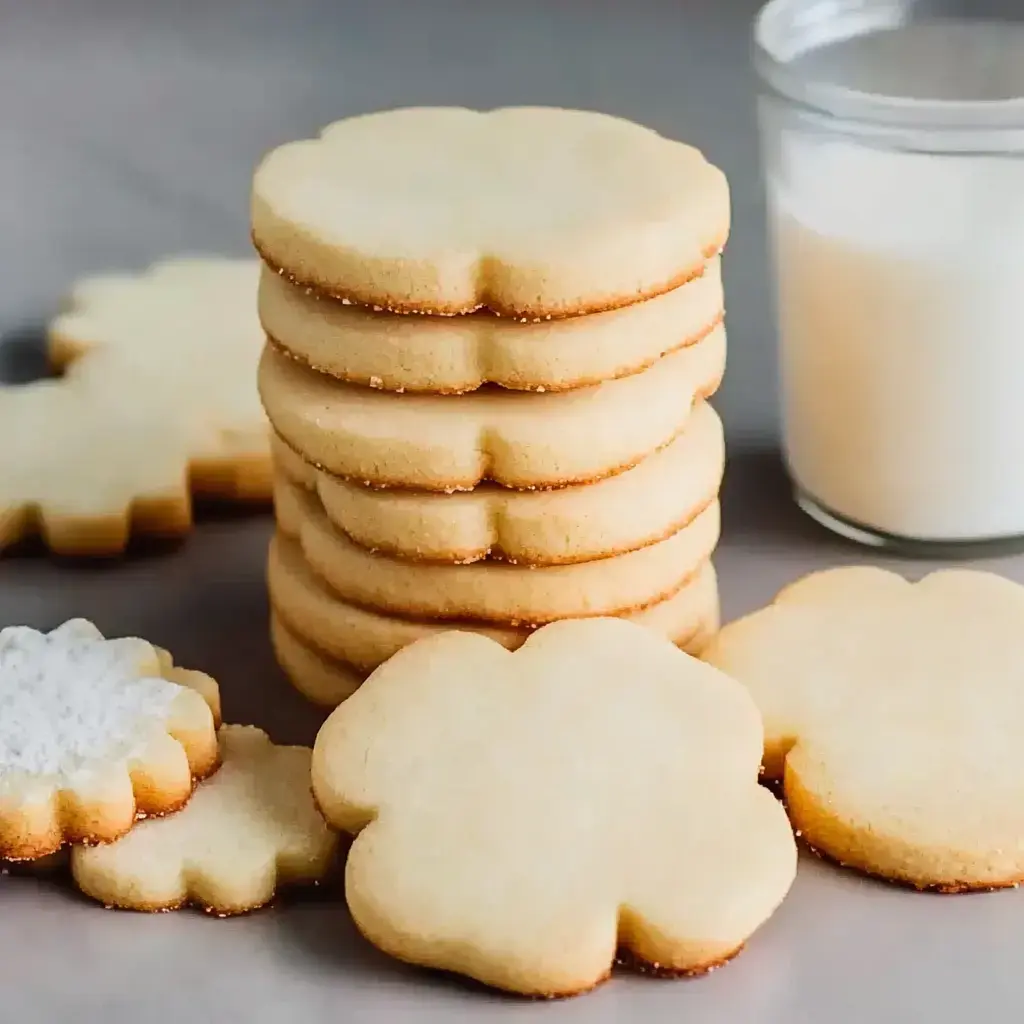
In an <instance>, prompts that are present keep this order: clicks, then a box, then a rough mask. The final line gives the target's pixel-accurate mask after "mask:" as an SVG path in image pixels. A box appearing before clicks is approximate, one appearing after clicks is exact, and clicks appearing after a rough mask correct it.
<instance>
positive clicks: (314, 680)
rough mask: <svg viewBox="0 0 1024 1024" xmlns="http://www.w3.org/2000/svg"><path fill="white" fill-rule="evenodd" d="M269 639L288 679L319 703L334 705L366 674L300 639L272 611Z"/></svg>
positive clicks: (360, 681)
mask: <svg viewBox="0 0 1024 1024" xmlns="http://www.w3.org/2000/svg"><path fill="white" fill-rule="evenodd" d="M270 642H271V645H272V646H273V648H274V657H275V658H277V663H278V665H280V666H281V671H282V672H284V674H285V675H286V676H287V677H288V681H289V682H290V683H291V684H292V686H294V687H295V689H296V690H298V691H299V693H301V694H302V696H303V697H305V698H306V699H307V700H309V701H311V702H312V703H314V704H319V705H320V706H321V707H324V708H334V707H337V706H338V705H339V704H340V703H341V702H342V701H343V700H345V699H346V698H347V697H350V696H351V695H352V694H353V693H355V691H356V688H357V687H358V686H359V685H360V684H361V683H362V681H363V680H364V679H365V678H366V674H365V673H363V672H359V671H357V670H356V669H354V668H353V667H352V666H351V665H349V664H348V663H347V662H344V661H338V660H337V659H336V658H331V657H329V656H328V655H326V654H324V653H323V652H321V651H319V650H317V649H316V647H314V646H313V645H312V644H310V643H308V642H307V641H305V640H303V639H302V638H301V637H300V636H298V634H296V633H294V632H293V631H292V630H291V628H290V627H289V626H287V625H286V624H285V623H284V621H283V620H282V619H281V617H280V616H279V615H277V614H276V613H274V612H271V615H270Z"/></svg>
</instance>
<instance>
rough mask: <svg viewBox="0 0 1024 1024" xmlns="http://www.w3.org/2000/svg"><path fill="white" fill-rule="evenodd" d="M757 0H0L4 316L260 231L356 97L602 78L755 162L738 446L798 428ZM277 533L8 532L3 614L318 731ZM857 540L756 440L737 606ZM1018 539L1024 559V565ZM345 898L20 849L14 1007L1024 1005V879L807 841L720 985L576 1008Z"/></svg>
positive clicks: (701, 1018)
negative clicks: (410, 955) (84, 539)
mask: <svg viewBox="0 0 1024 1024" xmlns="http://www.w3.org/2000/svg"><path fill="white" fill-rule="evenodd" d="M753 6H754V3H753V0H743V2H735V3H724V2H716V0H688V2H687V0H663V2H658V0H629V2H620V3H618V4H614V5H612V4H607V3H600V2H597V0H594V2H590V3H585V2H583V0H578V2H574V3H569V2H558V0H548V2H543V0H519V2H507V3H504V4H497V3H472V2H470V0H464V2H456V0H449V2H444V3H430V4H416V3H413V2H411V0H367V2H365V3H362V4H355V3H330V2H328V0H322V2H319V3H317V2H315V0H291V2H282V0H249V2H247V3H245V4H230V5H228V4H226V3H209V4H206V5H203V4H201V3H199V2H198V0H196V2H194V3H190V2H187V0H186V2H183V3H182V4H178V5H172V4H146V3H142V4H140V3H134V2H132V3H129V2H128V0H124V2H113V0H111V2H106V3H98V2H96V0H77V2H73V0H63V2H59V3H55V2H52V0H35V2H34V3H31V4H30V3H21V2H18V0H0V97H2V98H0V109H2V110H3V119H2V123H3V127H4V147H3V157H2V158H0V195H2V196H3V201H2V202H0V253H2V257H3V267H4V274H3V276H2V279H0V329H2V330H3V331H5V332H8V336H10V335H11V334H12V333H14V332H16V329H19V328H21V327H24V326H30V325H31V324H32V323H34V322H36V321H37V320H38V319H39V318H41V317H44V316H45V315H46V314H47V313H48V312H49V311H50V310H51V309H52V308H53V306H54V304H55V303H56V301H57V298H58V295H59V293H60V292H61V290H62V289H63V288H64V287H65V286H66V284H67V283H68V282H69V281H70V280H71V279H72V278H73V277H74V276H75V275H78V274H81V273H83V272H87V271H93V270H98V269H101V268H105V267H116V266H130V265H137V264H140V263H142V262H144V261H145V260H147V259H149V258H152V257H155V256H159V255H162V254H164V253H165V252H167V251H172V250H180V249H191V250H200V249H225V250H228V251H232V250H234V251H245V245H246V240H245V208H246V197H245V193H246V181H247V177H248V174H249V171H250V168H251V165H252V163H253V162H254V161H255V160H256V158H257V157H258V155H259V153H260V152H261V151H262V150H263V149H265V148H266V147H268V146H271V145H273V144H275V143H277V142H279V141H283V140H285V139H287V138H292V137H296V136H299V135H302V134H305V133H308V132H310V131H312V130H314V129H315V128H316V127H317V126H318V125H320V124H321V123H323V122H325V121H327V120H329V119H331V118H334V117H337V116H339V115H342V114H344V113H347V112H354V111H359V110H364V109H369V108H372V107H381V106H388V105H392V104H396V103H410V102H464V103H475V104H479V105H488V104H494V103H507V102H548V103H563V104H574V105H582V106H592V107H598V108H603V109H606V110H609V111H613V112H618V113H622V114H626V115H630V116H633V117H636V118H638V119H641V120H644V121H647V122H648V123H650V124H652V125H654V126H656V127H659V128H661V129H664V130H666V131H670V132H675V133H680V134H683V135H685V136H687V137H688V138H690V139H692V140H693V141H695V142H696V143H697V144H698V145H701V146H702V147H704V148H705V149H706V150H707V151H708V153H709V154H710V155H711V156H712V158H713V159H715V160H716V161H717V162H719V163H720V164H721V165H722V166H723V167H724V168H725V169H726V170H727V172H728V173H729V176H730V178H731V180H732V183H733V191H734V204H735V218H736V228H735V232H734V236H733V241H732V243H731V245H730V249H729V258H728V261H727V275H728V280H727V286H728V289H729V309H730V316H729V322H730V343H731V347H732V351H731V360H730V370H729V378H728V384H727V386H726V388H725V391H724V394H723V396H722V402H721V403H720V404H722V405H724V407H725V409H726V411H727V418H728V422H729V428H730V439H731V441H732V443H733V449H734V450H738V449H739V447H740V444H739V442H742V441H743V440H745V439H749V438H751V437H753V436H767V435H770V432H771V430H772V429H773V411H772V410H773V398H772V394H773V388H772V377H771V372H770V367H771V360H770V350H771V346H770V338H771V333H772V332H771V330H770V329H769V328H768V326H767V318H768V301H767V286H766V276H765V272H764V264H763V255H762V244H763V240H762V217H761V200H760V192H759V186H758V183H757V176H756V169H755V167H756V164H755V160H756V145H755V140H754V135H753V119H752V111H753V106H752V99H751V81H750V75H749V74H748V72H747V71H746V65H745V63H744V58H745V51H746V41H745V37H744V34H743V25H744V22H745V20H746V18H747V16H748V14H749V13H750V11H751V10H752V8H753ZM227 12H230V13H227ZM268 531H269V524H268V522H267V521H266V519H265V518H254V519H249V520H234V521H231V520H220V521H214V522H207V523H205V524H204V525H203V527H202V528H201V530H200V531H199V532H198V533H197V534H196V536H195V537H194V538H193V539H192V540H191V541H190V542H189V544H188V545H187V546H186V547H185V548H183V549H181V550H180V551H176V552H168V553H164V554H160V555H152V554H151V555H149V556H146V557H138V558H135V559H133V560H131V561H130V562H128V563H127V564H123V565H118V566H106V567H83V566H68V565H58V564H56V563H54V562H50V561H47V560H45V559H40V558H38V557H19V558H13V559H4V560H3V561H2V562H0V622H12V621H17V622H26V623H30V624H33V625H36V626H39V627H45V626H50V625H53V624H56V623H57V622H59V621H60V620H62V619H63V618H65V617H67V616H70V615H75V614H82V613H86V614H89V615H90V616H92V617H93V618H95V620H96V621H97V622H98V624H99V625H100V626H101V627H102V628H103V629H104V630H107V631H109V632H111V633H115V634H117V633H138V634H141V635H143V636H146V637H148V638H150V639H151V640H153V641H155V642H158V643H161V644H163V645H165V646H167V647H169V648H171V649H172V650H173V651H174V652H175V653H176V654H177V656H178V657H179V659H180V660H181V661H182V662H183V663H185V664H189V665H196V666H201V667H203V668H205V669H206V670H208V671H210V672H212V673H213V674H215V675H216V676H218V677H219V678H220V680H221V681H222V686H223V691H224V702H225V707H226V710H227V713H228V715H229V717H230V718H232V719H234V720H240V721H254V722H256V723H258V724H260V725H262V726H264V727H266V728H268V729H270V730H271V731H272V732H273V733H274V735H275V736H276V737H277V738H279V739H281V740H284V741H290V740H304V741H309V740H311V739H312V737H313V735H314V732H315V729H316V725H317V722H318V717H317V715H316V713H315V712H314V711H313V710H312V709H311V708H309V707H308V706H307V705H305V704H304V703H303V702H302V701H301V699H300V698H299V697H298V696H296V695H295V694H294V693H292V691H291V690H290V689H289V688H288V687H287V686H286V685H285V683H284V682H283V680H282V679H281V677H280V675H279V673H278V671H277V669H276V668H275V666H274V664H273V661H272V659H271V657H270V653H269V649H268V644H267V639H266V632H267V630H266V606H265V596H264V590H263V580H262V575H263V557H264V549H265V543H266V537H267V535H268ZM859 557H862V553H861V552H858V551H855V550H853V549H850V548H848V547H845V546H843V545H841V544H840V543H839V542H838V541H833V540H831V539H829V538H826V537H825V536H824V535H823V534H822V533H820V532H818V531H816V530H815V529H814V528H813V527H812V526H811V525H810V524H808V523H805V522H804V521H803V520H802V518H801V517H800V516H799V514H798V513H797V512H796V511H795V510H794V509H793V508H792V507H791V505H790V504H789V503H788V498H787V493H786V487H785V484H784V482H783V481H782V480H781V477H780V474H779V471H778V468H777V464H776V462H775V461H774V460H773V459H772V458H768V457H760V456H757V455H741V456H738V457H737V458H736V459H735V460H734V462H733V465H732V466H731V468H730V475H729V485H728V488H727V494H726V524H725V541H724V544H723V547H722V549H721V551H720V554H719V557H718V559H717V561H718V565H719V570H720V573H721V577H722V587H723V592H724V598H725V610H726V613H727V615H734V614H737V613H739V612H741V611H744V610H747V609H749V608H752V607H754V606H756V605H757V604H759V603H761V602H763V601H765V600H767V599H768V598H769V597H770V596H771V594H772V593H773V592H774V591H775V590H776V589H777V588H778V587H779V586H780V585H781V584H783V583H785V582H787V581H789V580H790V579H792V578H793V577H794V576H795V575H797V574H798V573H800V572H802V571H804V570H807V569H810V568H813V567H816V566H823V565H827V564H833V563H835V562H837V561H845V560H850V559H853V558H859ZM996 564H997V567H1000V568H1002V569H1004V570H1006V571H1008V572H1009V573H1011V574H1012V575H1014V576H1016V577H1017V578H1019V579H1024V562H1022V561H1019V560H1018V561H1014V562H1002V563H996ZM911 568H912V570H916V571H920V570H921V569H923V568H924V566H922V565H917V566H912V567H911ZM322 895H323V897H324V898H323V900H322V901H304V902H302V903H298V904H295V903H288V902H286V903H284V904H282V905H281V906H279V907H276V908H274V909H271V910H269V911H265V912H261V913H259V914H256V915H254V916H252V917H249V918H244V919H238V920H232V921H224V922H221V921H215V920H210V919H207V918H205V917H203V916H201V915H198V914H193V913H190V912H183V913H180V914H171V915H161V916H156V917H147V916H136V915H131V914H119V913H114V912H103V911H101V910H99V909H97V908H96V907H94V906H92V905H89V904H87V903H86V902H85V901H83V900H81V899H79V898H77V897H75V896H74V895H73V894H72V893H70V892H69V891H68V890H66V889H65V888H62V887H61V886H59V885H54V884H53V883H43V882H38V881H35V880H33V879H30V878H13V877H4V878H0V950H2V954H0V993H2V996H0V1019H2V1020H3V1021H5V1022H6V1021H8V1020H9V1021H18V1022H19V1024H36V1022H39V1024H52V1022H54V1021H61V1020H71V1019H75V1020H79V1021H82V1022H83V1024H94V1022H95V1024H100V1022H103V1024H136V1022H139V1021H147V1022H150V1024H172V1022H175V1024H177V1022H180V1021H190V1022H194V1024H205V1022H207V1021H210V1022H213V1021H216V1022H218V1024H232V1022H236V1021H237V1022H242V1021H245V1022H253V1024H256V1022H262V1021H267V1022H271V1021H275V1022H276V1021H282V1020H299V1021H303V1022H318V1021H351V1022H358V1021H374V1022H377V1021H381V1020H389V1021H390V1020H394V1021H396V1022H408V1024H411V1022H427V1021H433V1022H440V1021H445V1022H450V1021H480V1020H482V1019H487V1020H491V1019H493V1020H495V1021H499V1020H501V1021H520V1020H534V1019H541V1018H542V1017H543V1018H544V1019H551V1020H558V1021H588V1022H599V1021H609V1022H610V1021H627V1020H628V1021H651V1022H652V1024H653V1022H655V1021H658V1022H661V1021H664V1022H665V1024H667V1022H669V1021H687V1022H691V1024H720V1022H722V1024H724V1022H728V1024H747V1022H750V1024H768V1022H772V1024H805V1022H806V1024H826V1022H827V1024H863V1022H864V1021H873V1022H878V1024H889V1022H893V1024H896V1022H901V1024H902V1022H904V1021H907V1020H916V1019H921V1018H925V1017H927V1018H928V1019H930V1020H932V1021H934V1022H937V1024H943V1022H947V1021H948V1022H954V1021H962V1020H964V1019H971V1020H975V1019H976V1020H982V1021H989V1020H1011V1019H1013V1018H1014V1016H1015V1014H1017V1013H1020V1012H1021V1011H1024V983H1022V982H1021V981H1020V977H1021V971H1020V949H1021V948H1024V906H1022V903H1021V900H1022V897H1021V896H1020V895H1018V894H1017V893H1013V892H1009V893H1002V894H996V895H991V896H975V897H936V896H917V895H911V894H908V893H904V892H902V891H899V890H896V889H891V888H888V887H885V886H881V885H876V884H874V883H870V882H866V881H863V880H861V879H858V878H855V877H853V876H850V875H846V874H842V873H840V872H838V871H835V870H833V869H831V868H829V867H827V866H825V865H822V864H819V863H817V862H815V861H812V860H807V861H805V862H804V863H803V864H802V865H801V871H800V875H799V878H798V880H797V883H796V886H795V888H794V891H793V893H792V895H791V896H790V898H789V900H788V901H787V902H786V903H785V905H784V906H783V908H782V910H781V911H780V912H779V914H778V915H777V916H776V917H775V918H774V919H773V920H772V921H771V922H770V923H769V924H768V926H767V927H766V928H765V929H764V930H763V932H761V933H760V934H759V935H758V936H756V937H755V939H754V941H752V942H751V944H750V947H749V948H748V950H747V951H746V952H745V953H744V954H743V955H742V956H741V957H740V958H739V959H738V960H737V961H736V962H735V963H733V964H731V965H730V966H728V967H727V968H725V969H723V970H721V971H719V972H717V973H715V974H713V975H711V976H710V977H708V978H705V979H700V980H696V981H692V982H665V981H654V980H648V979H638V978H633V977H630V976H624V977H618V978H616V979H615V980H614V981H613V982H612V983H610V984H608V985H606V986H605V987H604V988H602V989H601V990H600V991H598V992H597V993H595V994H593V995H591V996H587V997H584V998H581V999H578V1000H574V1001H570V1002H564V1003H557V1004H553V1005H550V1006H538V1005H534V1004H524V1003H521V1002H518V1001H513V1000H506V999H500V998H496V997H493V996H491V995H489V994H485V993H482V992H480V991H478V990H475V989H472V988H470V987H468V986H462V985H459V984H455V983H452V982H448V981H445V980H441V979H438V978H436V977H432V976H426V975H424V974H422V973H419V972H416V971H413V970H410V969H407V968H405V967H402V966H400V965H397V964H393V963H391V962H389V961H387V960H385V959H384V958H383V957H381V956H379V955H377V954H376V953H375V952H374V951H373V950H371V949H369V948H368V947H367V946H366V945H365V944H364V943H362V942H361V941H360V940H359V939H358V937H357V936H355V935H354V933H353V929H352V926H351V924H350V923H349V921H348V919H347V916H346V913H345V910H344V907H343V905H341V904H339V903H338V901H337V896H336V894H335V895H334V896H333V897H332V896H331V894H329V893H324V894H322Z"/></svg>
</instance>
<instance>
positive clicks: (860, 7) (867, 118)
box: [751, 0, 1024, 131]
mask: <svg viewBox="0 0 1024 1024" xmlns="http://www.w3.org/2000/svg"><path fill="white" fill-rule="evenodd" d="M823 7H824V8H825V11H824V12H823V13H822V12H820V11H819V13H818V14H817V15H816V14H815V9H816V8H818V9H820V8H823ZM913 20H914V14H913V11H912V0H768V2H767V3H765V4H764V5H763V6H762V7H761V8H760V10H759V11H758V12H757V14H756V15H755V16H754V22H753V30H752V33H751V42H752V48H753V63H754V69H755V71H756V72H757V74H758V77H759V78H760V79H761V81H762V82H763V83H764V84H765V85H767V86H769V87H770V88H771V89H773V90H774V91H775V92H776V93H778V94H779V95H781V96H783V97H785V98H786V99H788V100H790V101H792V102H794V103H797V104H799V105H801V106H804V107H808V108H810V109H812V110H814V111H816V112H818V113H822V114H828V115H831V116H833V117H836V118H839V119H844V120H850V121H860V122H866V123H874V124H878V125H889V126H892V127H904V128H917V129H921V128H936V129H942V128H946V129H957V130H960V131H965V130H966V131H970V130H973V129H978V130H981V131H992V130H998V129H1000V128H1003V129H1011V130H1020V129H1022V128H1024V94H1022V95H1021V96H1013V97H1005V98H1001V99H996V100H949V99H920V98H916V97H907V96H893V95H888V94H886V93H874V92H868V91H866V90H863V89H854V88H851V87H849V86H845V85H838V84H836V83H833V82H824V81H820V80H815V79H813V78H811V77H809V76H807V75H805V74H802V73H801V72H800V71H798V70H797V69H796V68H795V67H794V66H793V60H794V58H796V57H799V56H801V55H803V54H807V53H812V52H814V51H815V50H818V49H821V48H822V47H824V46H828V45H829V44H833V43H839V42H844V41H846V40H849V39H854V38H857V37H860V36H864V35H871V34H873V33H875V32H880V31H886V30H891V29H895V28H899V27H901V26H904V25H907V24H908V23H910V22H911V21H913Z"/></svg>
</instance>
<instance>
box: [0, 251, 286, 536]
mask: <svg viewBox="0 0 1024 1024" xmlns="http://www.w3.org/2000/svg"><path fill="white" fill-rule="evenodd" d="M256 283H257V265H256V263H255V262H254V261H244V262H242V261H230V260H198V259H197V260H183V261H172V262H170V263H167V264H157V265H156V266H155V267H153V268H151V269H150V270H148V271H146V272H145V273H143V274H140V275H135V276H129V275H125V276H109V277H104V278H99V279H93V280H89V281H86V282H83V283H82V284H81V285H79V286H78V287H77V288H76V289H75V291H74V293H73V295H72V300H73V301H72V305H71V308H70V309H69V310H68V312H66V313H65V314H63V315H62V316H60V317H58V318H57V319H56V320H55V321H54V322H53V323H52V324H51V326H50V341H49V345H50V356H51V359H52V361H53V362H54V363H55V364H56V365H58V366H61V367H64V368H65V376H64V378H62V379H60V380H47V381H39V382H36V383H33V384H28V385H24V386H18V387H15V386H6V387H4V386H0V433H2V434H3V436H4V437H5V438H6V439H7V441H6V442H5V444H4V445H3V446H2V448H0V548H3V547H5V546H8V545H10V544H14V543H17V542H18V541H20V540H23V539H26V538H28V537H31V536H34V535H37V534H39V535H42V537H43V539H44V540H45V542H46V543H47V544H48V545H49V546H50V548H51V549H53V550H54V551H55V552H56V553H58V554H62V555H89V556H102V555H116V554H119V553H121V552H122V551H123V550H124V549H125V547H126V545H127V544H128V541H129V539H130V537H131V535H132V534H133V533H135V534H142V535H147V536H150V535H152V536H160V537H178V536H181V535H182V534H185V533H187V532H188V530H189V529H190V528H191V524H192V497H193V495H199V496H203V497H214V498H218V499H225V500H231V501H241V502H252V501H257V502H266V501H268V500H269V497H270V491H271V483H270V455H269V431H268V427H267V423H266V418H265V417H264V415H263V412H262V409H261V407H260V404H259V399H258V396H257V395H256V392H255V388H254V387H253V378H254V375H255V371H256V364H257V360H258V358H259V352H260V349H261V347H262V345H263V335H262V330H261V328H260V325H259V320H258V318H257V316H256V314H255V312H254V309H253V304H254V302H255V291H256Z"/></svg>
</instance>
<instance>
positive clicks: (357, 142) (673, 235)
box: [252, 107, 730, 319]
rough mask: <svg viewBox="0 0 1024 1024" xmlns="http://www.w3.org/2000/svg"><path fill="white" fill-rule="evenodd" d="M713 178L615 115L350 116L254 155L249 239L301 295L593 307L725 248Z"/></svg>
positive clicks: (510, 307)
mask: <svg viewBox="0 0 1024 1024" xmlns="http://www.w3.org/2000/svg"><path fill="white" fill-rule="evenodd" d="M729 218H730V212H729V189H728V185H727V183H726V180H725V176H724V175H723V174H722V172H721V171H719V170H718V169H717V168H716V167H714V166H712V165H711V164H709V163H708V162H707V160H705V159H704V157H703V156H702V155H701V153H700V152H699V151H698V150H696V149H694V148H693V147H691V146H687V145H684V144H683V143H680V142H673V141H671V140H669V139H666V138H663V137H662V136H660V135H658V134H657V133H656V132H653V131H651V130H650V129H648V128H643V127H641V126H639V125H636V124H632V123H631V122H629V121H625V120H622V119H621V118H616V117H611V116H609V115H607V114H597V113H590V112H584V111H576V110H559V109H555V108H543V107H532V108H531V107H518V108H517V107H510V108H505V109H502V110H493V111H489V112H486V113H481V112H478V111H473V110H466V109H462V108H446V107H425V108H411V109H404V110H391V111H384V112H380V113H375V114H368V115H364V116H362V117H353V118H349V119H347V120H344V121H338V122H335V123H334V124H332V125H329V126H328V127H327V128H325V129H324V130H323V131H322V132H321V133H320V136H319V138H317V139H306V140H303V141H300V142H292V143H289V144H287V145H284V146H281V147H279V148H278V149H276V150H274V151H273V152H271V153H269V154H268V155H267V156H266V157H264V159H263V161H262V162H261V163H260V165H259V167H258V168H257V170H256V174H255V178H254V180H253V190H252V234H253V240H254V242H255V244H256V247H257V249H258V250H259V251H260V253H261V254H262V256H263V257H264V259H265V260H266V261H267V263H269V264H270V265H271V266H272V267H274V268H275V269H277V270H280V271H282V272H283V273H285V274H286V275H287V276H288V277H290V278H292V279H293V280H294V281H296V282H297V283H298V284H301V285H303V286H306V287H312V288H316V289H318V290H320V291H322V292H325V293H327V294H330V295H334V296H336V297H338V298H342V299H347V300H351V301H353V302H357V303H360V304H363V305H367V306H376V307H381V308H386V309H390V310H394V311H397V312H428V313H464V312H467V311H469V310H474V309H477V308H479V307H481V306H487V307H489V308H490V309H492V310H495V311H497V312H499V313H504V314H508V315H512V316H519V317H524V318H537V319H539V318H542V317H546V316H564V315H568V314H573V313H592V312H596V311H599V310H603V309H611V308H614V307H617V306H623V305H627V304H629V303H633V302H638V301H639V300H641V299H645V298H649V297H651V296H653V295H658V294H660V293H661V292H665V291H668V290H670V289H671V288H673V287H675V286H677V285H679V284H681V283H683V282H684V281H687V280H689V279H690V278H692V277H694V276H696V275H697V274H699V273H700V270H701V268H702V267H703V265H704V261H705V260H706V259H707V258H709V257H711V256H713V255H715V254H716V253H717V252H718V251H719V250H720V249H721V248H722V246H723V245H724V244H725V240H726V236H727V235H728V232H729Z"/></svg>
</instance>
